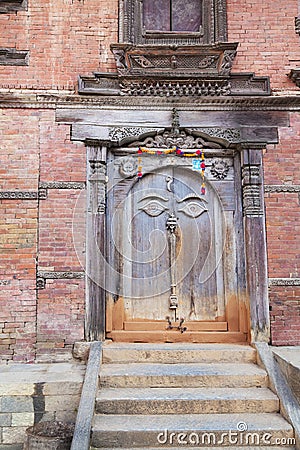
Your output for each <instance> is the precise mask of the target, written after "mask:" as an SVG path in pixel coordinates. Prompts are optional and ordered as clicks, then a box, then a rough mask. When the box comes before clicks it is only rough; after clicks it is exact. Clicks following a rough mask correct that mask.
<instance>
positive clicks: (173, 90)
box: [79, 69, 282, 107]
mask: <svg viewBox="0 0 300 450" xmlns="http://www.w3.org/2000/svg"><path fill="white" fill-rule="evenodd" d="M124 70H125V69H124ZM126 70H127V69H126ZM112 82H113V83H114V84H113V87H112ZM110 83H111V86H110V87H108V86H107V80H106V77H104V78H102V76H101V74H95V75H94V76H91V77H80V80H79V93H80V94H98V95H107V96H112V95H113V96H115V95H123V96H127V97H141V98H143V97H156V98H160V97H163V98H168V97H170V98H174V97H179V98H180V97H185V98H198V97H212V98H218V97H229V96H236V95H238V96H243V95H244V96H250V95H253V96H267V95H270V82H269V78H268V77H255V76H254V74H249V73H248V74H231V75H228V76H223V75H222V76H218V75H217V76H213V75H204V74H202V75H199V74H198V75H195V74H193V73H192V71H191V72H189V71H187V72H186V75H184V76H183V75H182V76H176V77H175V76H174V75H173V71H169V75H168V76H164V75H163V74H161V75H155V76H154V75H153V76H135V75H130V76H120V75H119V74H114V81H113V78H111V79H110ZM281 101H282V99H281ZM127 102H128V101H127ZM243 102H244V103H245V102H246V103H247V107H248V106H249V105H248V103H249V102H248V100H247V99H244V100H243ZM256 102H257V99H256ZM114 103H115V104H117V103H124V100H123V101H122V100H118V99H115V101H114Z"/></svg>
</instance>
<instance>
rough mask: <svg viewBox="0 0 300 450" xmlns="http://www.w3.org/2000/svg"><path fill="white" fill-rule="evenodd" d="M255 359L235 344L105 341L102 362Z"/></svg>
mask: <svg viewBox="0 0 300 450" xmlns="http://www.w3.org/2000/svg"><path fill="white" fill-rule="evenodd" d="M128 361H130V362H132V363H133V362H144V363H165V364H178V363H185V364H187V363H218V362H221V361H222V362H228V363H233V362H238V363H241V362H244V363H247V362H253V363H255V362H256V351H255V349H254V348H252V347H250V346H249V345H239V344H180V343H179V344H134V343H133V344H126V343H113V342H111V341H105V343H104V345H103V363H104V364H106V363H128Z"/></svg>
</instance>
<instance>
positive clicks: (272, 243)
mask: <svg viewBox="0 0 300 450" xmlns="http://www.w3.org/2000/svg"><path fill="white" fill-rule="evenodd" d="M279 137H280V142H279V144H278V145H275V146H273V145H272V146H268V149H267V152H266V154H265V157H264V174H265V183H266V185H271V186H272V185H286V186H291V187H293V186H299V185H300V170H299V167H300V117H299V114H298V113H291V114H290V127H289V128H280V129H279ZM299 195H300V194H299V192H272V193H268V194H266V198H265V201H266V222H267V245H268V266H269V276H270V277H271V278H299V277H300V251H299V233H300V225H299V224H300V197H299ZM299 294H300V289H299V287H297V286H272V287H270V290H269V295H270V305H271V326H272V343H273V344H274V345H289V344H290V345H300V334H299V330H300V295H299ZM297 330H298V331H297Z"/></svg>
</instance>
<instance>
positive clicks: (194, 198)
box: [176, 194, 208, 203]
mask: <svg viewBox="0 0 300 450" xmlns="http://www.w3.org/2000/svg"><path fill="white" fill-rule="evenodd" d="M190 199H191V200H200V201H201V202H204V203H208V201H207V200H205V198H203V197H199V196H198V195H196V194H188V195H186V196H185V197H183V198H182V199H181V200H180V199H178V198H176V200H177V203H182V202H185V201H186V200H190Z"/></svg>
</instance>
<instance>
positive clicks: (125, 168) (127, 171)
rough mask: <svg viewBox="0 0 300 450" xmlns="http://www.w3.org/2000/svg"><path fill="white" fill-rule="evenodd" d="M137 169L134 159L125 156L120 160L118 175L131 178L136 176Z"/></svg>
mask: <svg viewBox="0 0 300 450" xmlns="http://www.w3.org/2000/svg"><path fill="white" fill-rule="evenodd" d="M137 169H138V164H137V160H136V158H133V157H132V156H126V157H125V158H122V160H121V164H120V169H119V171H120V175H121V176H122V177H124V178H127V177H133V176H134V175H136V173H137Z"/></svg>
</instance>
